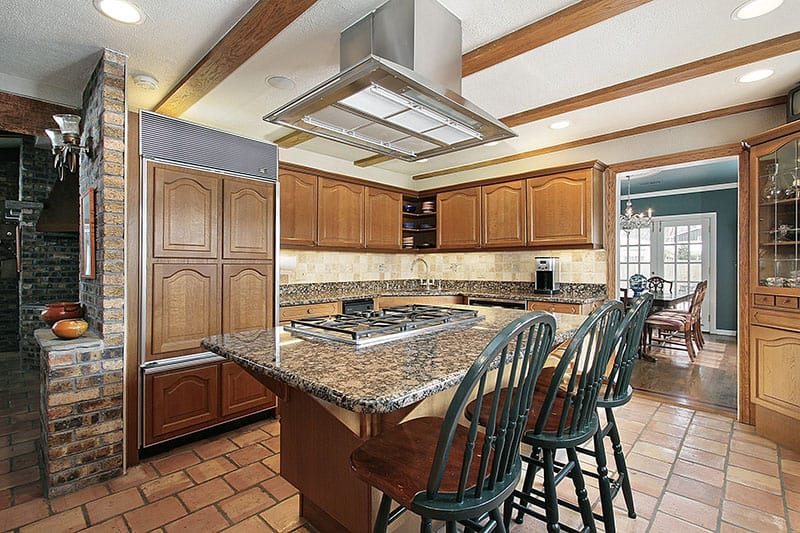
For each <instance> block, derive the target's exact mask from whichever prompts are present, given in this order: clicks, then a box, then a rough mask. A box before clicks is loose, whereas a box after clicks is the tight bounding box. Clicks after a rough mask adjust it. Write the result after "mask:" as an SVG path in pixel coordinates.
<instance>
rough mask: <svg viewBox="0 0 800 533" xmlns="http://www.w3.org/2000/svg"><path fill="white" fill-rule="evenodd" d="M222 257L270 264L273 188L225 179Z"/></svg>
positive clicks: (273, 214) (273, 244)
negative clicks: (255, 260)
mask: <svg viewBox="0 0 800 533" xmlns="http://www.w3.org/2000/svg"><path fill="white" fill-rule="evenodd" d="M222 206H223V208H222V213H223V216H222V242H223V246H222V257H223V258H224V259H258V260H261V261H270V260H272V259H273V258H274V256H275V240H274V239H275V224H274V222H273V220H274V217H275V185H273V184H272V183H267V182H264V181H256V180H237V179H233V178H225V183H224V184H223V203H222Z"/></svg>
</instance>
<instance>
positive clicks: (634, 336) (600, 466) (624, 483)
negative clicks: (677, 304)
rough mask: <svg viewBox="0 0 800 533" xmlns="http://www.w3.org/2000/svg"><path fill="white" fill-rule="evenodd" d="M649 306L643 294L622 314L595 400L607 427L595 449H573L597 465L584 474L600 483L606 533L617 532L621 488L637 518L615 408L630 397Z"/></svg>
mask: <svg viewBox="0 0 800 533" xmlns="http://www.w3.org/2000/svg"><path fill="white" fill-rule="evenodd" d="M652 305H653V295H652V294H650V293H644V294H642V295H641V296H639V297H638V298H637V299H636V300H634V302H633V305H632V306H631V308H630V309H629V310H628V312H627V313H626V314H625V318H624V319H623V320H622V323H621V324H620V326H619V329H618V330H617V335H616V338H617V344H616V346H615V348H614V351H613V353H614V358H613V361H612V364H611V367H610V368H609V367H606V370H607V375H606V377H605V379H604V382H605V388H604V390H602V389H601V390H602V393H601V395H600V397H599V398H598V399H597V409H598V410H599V409H603V410H604V411H605V415H606V417H605V418H606V423H605V425H604V426H603V427H602V428H600V429H599V430H598V431H597V432H596V433H595V434H594V437H593V440H594V449H587V448H582V447H577V448H576V449H577V450H578V451H579V452H582V453H585V454H587V455H591V456H592V457H594V458H595V462H596V463H597V474H594V473H591V472H587V473H586V474H587V475H589V476H592V477H594V478H597V479H598V480H599V487H600V502H601V505H602V510H603V513H602V515H598V514H595V517H596V518H599V519H601V520H602V521H603V525H604V526H605V531H606V533H613V532H614V531H616V525H615V523H614V506H613V500H614V498H615V497H616V496H617V494H618V493H619V490H620V488H622V494H623V496H624V498H625V506H626V507H627V510H628V516H629V517H631V518H636V510H635V509H634V505H633V492H632V490H631V481H630V476H629V475H628V467H627V465H626V464H625V454H624V453H623V451H622V442H621V440H620V436H619V427H618V425H617V421H616V419H615V417H614V408H615V407H619V406H621V405H625V404H626V403H628V402H629V401H630V399H631V397H632V396H633V388H632V387H631V385H630V383H631V376H632V375H633V367H634V365H635V364H636V359H637V357H636V356H637V355H638V353H639V346H640V344H641V338H642V333H643V331H644V321H645V319H646V318H647V315H648V313H649V312H650V308H651V306H652ZM606 437H608V438H609V439H611V448H612V450H613V451H614V462H615V463H616V467H617V471H616V472H617V475H616V478H613V479H612V478H609V476H608V467H607V466H606V452H605V448H604V446H603V439H605V438H606Z"/></svg>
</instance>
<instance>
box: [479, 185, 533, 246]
mask: <svg viewBox="0 0 800 533" xmlns="http://www.w3.org/2000/svg"><path fill="white" fill-rule="evenodd" d="M481 200H482V202H483V206H482V209H483V217H482V224H481V225H482V228H481V230H482V235H483V246H484V247H486V248H492V247H504V246H525V226H526V223H525V181H524V180H517V181H509V182H505V183H498V184H495V185H485V186H483V187H481Z"/></svg>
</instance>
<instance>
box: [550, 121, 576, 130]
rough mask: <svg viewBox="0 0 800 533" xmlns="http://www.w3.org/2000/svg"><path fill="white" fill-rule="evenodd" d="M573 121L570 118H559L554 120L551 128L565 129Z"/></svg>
mask: <svg viewBox="0 0 800 533" xmlns="http://www.w3.org/2000/svg"><path fill="white" fill-rule="evenodd" d="M570 124H571V122H570V121H569V120H559V121H558V122H553V123H552V124H550V129H551V130H563V129H564V128H566V127H567V126H569V125H570Z"/></svg>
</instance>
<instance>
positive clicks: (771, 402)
mask: <svg viewBox="0 0 800 533" xmlns="http://www.w3.org/2000/svg"><path fill="white" fill-rule="evenodd" d="M795 324H796V323H795ZM795 327H798V326H796V325H795ZM798 383H800V331H785V330H782V329H777V328H765V327H761V326H751V328H750V399H751V401H752V402H753V403H754V404H756V431H757V432H758V433H760V434H762V435H764V436H765V437H767V438H769V439H772V440H774V441H775V442H778V443H779V444H783V445H785V446H788V447H790V448H793V449H795V450H798V449H800V434H799V433H798V432H797V428H798V427H800V387H799V386H798Z"/></svg>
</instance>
